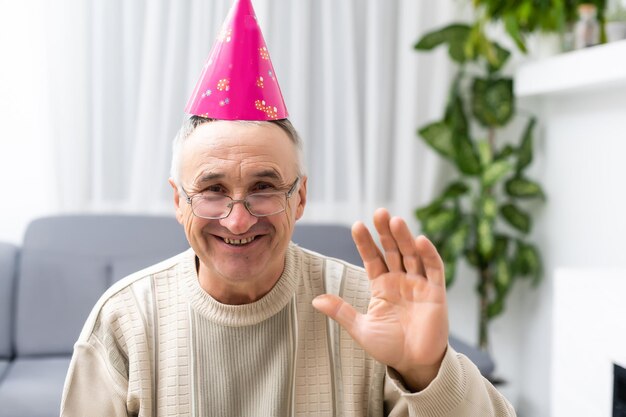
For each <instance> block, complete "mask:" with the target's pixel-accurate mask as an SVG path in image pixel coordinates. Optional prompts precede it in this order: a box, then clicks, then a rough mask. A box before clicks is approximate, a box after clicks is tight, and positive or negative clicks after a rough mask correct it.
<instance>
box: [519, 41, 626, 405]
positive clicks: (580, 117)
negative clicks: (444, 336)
mask: <svg viewBox="0 0 626 417" xmlns="http://www.w3.org/2000/svg"><path fill="white" fill-rule="evenodd" d="M621 46H622V47H624V48H623V49H624V50H626V44H624V45H621ZM622 55H623V54H622ZM620 56H621V55H620ZM581 57H582V55H581ZM608 58H609V59H611V58H613V57H612V56H609V57H608ZM581 63H584V61H581ZM607 65H611V64H610V62H609V63H608V64H607ZM602 68H603V64H598V66H597V68H591V67H590V69H589V71H602ZM539 69H541V68H539ZM579 70H580V66H574V65H572V66H566V67H565V68H562V69H561V70H560V71H558V72H557V73H555V74H544V75H545V76H548V75H549V76H554V77H556V78H555V79H556V80H558V79H559V78H563V77H567V76H568V72H572V71H573V72H576V71H579ZM539 72H540V73H541V71H539ZM622 73H623V74H624V79H623V80H621V81H615V80H613V81H612V82H611V83H608V84H602V83H597V84H594V85H589V86H587V87H586V88H583V89H580V90H567V91H565V92H550V93H546V94H541V95H539V96H535V97H532V98H530V97H529V98H527V99H526V100H525V101H524V102H523V104H522V107H525V108H526V109H529V110H532V111H533V112H534V113H535V114H537V115H538V116H539V118H540V120H541V121H542V123H541V130H542V135H541V139H540V141H539V143H538V148H539V149H538V151H537V154H538V155H539V156H540V157H541V161H540V166H541V174H542V177H541V181H542V183H543V184H544V185H545V189H546V192H547V195H548V201H547V204H546V206H545V209H544V210H543V211H542V213H541V214H540V216H539V218H538V220H539V221H538V224H537V225H536V228H537V232H538V237H539V242H540V246H541V250H542V253H543V256H544V259H545V278H546V282H544V283H543V284H542V286H541V288H540V289H539V291H526V292H525V294H524V295H523V300H522V302H523V304H524V308H523V310H521V311H520V314H519V316H518V317H517V325H518V326H519V327H520V329H521V337H520V341H519V342H520V345H519V352H520V362H521V363H523V364H524V366H523V367H522V369H521V373H520V382H521V390H520V397H519V399H518V413H519V415H520V416H524V417H548V416H549V415H550V408H551V405H550V402H551V374H550V369H551V339H552V326H551V322H552V301H553V294H552V287H553V279H554V274H555V271H556V270H557V269H559V268H570V269H577V268H624V267H626V255H625V254H624V250H625V249H626V245H625V244H624V237H625V236H626V216H625V213H626V186H625V185H624V184H625V183H626V163H625V161H626V127H625V126H626V125H625V124H624V120H626V98H625V97H626V69H624V67H622ZM592 75H593V74H591V73H590V76H592ZM589 296H590V297H593V296H594V294H593V293H591V294H589ZM581 308H585V306H581ZM580 337H583V338H584V337H585V335H584V334H581V335H580ZM557 354H558V353H557ZM590 383H593V381H590Z"/></svg>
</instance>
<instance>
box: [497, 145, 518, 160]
mask: <svg viewBox="0 0 626 417" xmlns="http://www.w3.org/2000/svg"><path fill="white" fill-rule="evenodd" d="M514 153H515V148H513V147H512V146H511V145H506V146H505V147H504V148H502V150H501V151H500V152H499V153H498V154H497V155H496V157H495V159H497V160H500V159H507V158H508V157H509V156H511V155H513V154H514Z"/></svg>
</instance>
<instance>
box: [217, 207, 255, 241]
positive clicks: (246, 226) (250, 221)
mask: <svg viewBox="0 0 626 417" xmlns="http://www.w3.org/2000/svg"><path fill="white" fill-rule="evenodd" d="M257 221H259V219H258V218H257V217H255V216H253V215H252V214H250V212H249V211H248V209H247V208H246V207H245V206H244V202H243V201H238V202H236V203H235V204H234V205H233V209H232V211H231V212H230V215H229V216H228V217H226V218H224V219H221V220H220V224H221V225H222V226H224V227H225V228H227V229H228V230H229V231H230V232H231V233H232V234H234V235H241V234H243V233H245V232H247V231H248V230H250V228H251V227H252V226H253V225H254V224H255V223H256V222H257Z"/></svg>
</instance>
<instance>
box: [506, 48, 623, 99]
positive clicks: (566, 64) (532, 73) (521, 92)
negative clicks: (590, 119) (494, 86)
mask: <svg viewBox="0 0 626 417" xmlns="http://www.w3.org/2000/svg"><path fill="white" fill-rule="evenodd" d="M613 86H625V87H626V40H622V41H618V42H612V43H609V44H604V45H598V46H594V47H591V48H587V49H582V50H579V51H572V52H567V53H562V54H559V55H556V56H553V57H550V58H546V59H542V60H538V61H534V62H529V63H527V64H524V65H522V66H521V67H520V68H519V70H518V71H517V73H516V74H515V94H516V95H517V97H535V96H542V95H549V94H561V93H571V92H578V91H585V90H588V89H592V88H593V89H596V90H597V89H598V88H611V87H613Z"/></svg>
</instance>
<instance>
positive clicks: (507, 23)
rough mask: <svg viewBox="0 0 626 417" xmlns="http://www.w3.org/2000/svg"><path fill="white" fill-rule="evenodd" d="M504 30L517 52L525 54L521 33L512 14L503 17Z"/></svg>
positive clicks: (524, 44)
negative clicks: (515, 46) (517, 49)
mask: <svg viewBox="0 0 626 417" xmlns="http://www.w3.org/2000/svg"><path fill="white" fill-rule="evenodd" d="M504 28H505V29H506V31H507V33H508V34H509V35H510V36H511V39H513V41H514V42H515V45H517V47H518V48H519V50H520V51H522V52H523V53H526V52H527V50H526V43H525V42H524V37H523V36H522V32H521V31H520V28H519V24H518V23H517V19H516V18H515V15H514V14H507V15H506V16H504Z"/></svg>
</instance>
